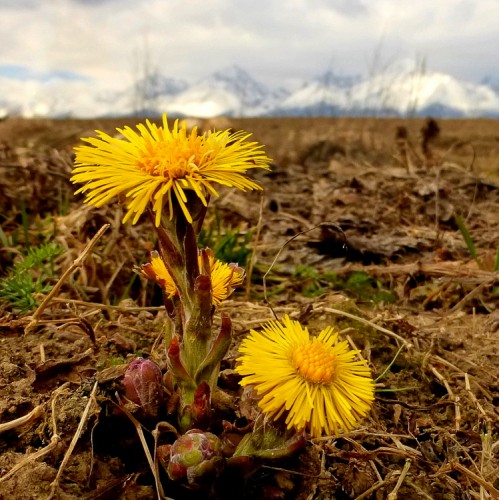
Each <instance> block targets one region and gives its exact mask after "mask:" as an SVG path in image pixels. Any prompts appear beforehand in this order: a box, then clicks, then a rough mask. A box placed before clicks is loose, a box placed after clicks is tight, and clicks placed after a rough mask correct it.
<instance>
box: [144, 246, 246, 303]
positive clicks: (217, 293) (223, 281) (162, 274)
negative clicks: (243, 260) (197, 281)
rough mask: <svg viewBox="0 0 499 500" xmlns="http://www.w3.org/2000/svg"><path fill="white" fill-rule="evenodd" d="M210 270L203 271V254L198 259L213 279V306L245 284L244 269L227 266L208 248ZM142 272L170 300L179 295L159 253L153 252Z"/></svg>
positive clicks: (200, 265) (234, 265) (201, 266)
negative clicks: (161, 289) (158, 286)
mask: <svg viewBox="0 0 499 500" xmlns="http://www.w3.org/2000/svg"><path fill="white" fill-rule="evenodd" d="M205 252H206V254H207V255H208V267H209V268H208V269H203V259H202V256H201V253H200V254H199V257H198V262H199V267H200V269H201V272H203V273H205V274H207V275H209V276H210V278H211V296H212V302H213V305H215V306H218V305H219V304H220V302H222V300H225V299H227V298H228V297H229V296H230V295H231V294H232V292H233V291H234V290H235V289H236V287H238V286H241V285H242V284H243V279H244V269H243V268H241V267H239V266H238V265H237V264H233V263H232V264H226V263H225V262H222V261H220V260H218V259H215V255H214V254H213V251H212V250H210V249H209V248H207V249H206V250H205ZM140 272H141V274H142V275H143V276H145V277H146V278H147V279H148V280H150V281H156V283H158V285H160V286H161V288H163V290H164V291H165V293H166V294H167V296H168V298H170V299H171V298H172V297H175V296H176V295H177V293H178V292H177V287H176V286H175V283H174V281H173V278H172V277H171V275H170V273H169V272H168V269H167V268H166V265H165V263H164V262H163V259H162V258H161V257H160V255H159V254H158V252H151V262H150V263H148V264H145V265H143V266H142V267H141V269H140Z"/></svg>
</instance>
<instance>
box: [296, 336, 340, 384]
mask: <svg viewBox="0 0 499 500" xmlns="http://www.w3.org/2000/svg"><path fill="white" fill-rule="evenodd" d="M291 358H292V360H293V364H294V367H295V368H296V370H297V371H298V373H299V374H300V375H301V376H302V377H304V378H306V379H307V380H309V381H310V382H313V383H315V384H330V383H331V382H332V381H333V378H334V375H335V359H336V356H335V355H334V354H333V353H332V352H331V348H330V347H329V346H327V345H325V344H323V343H322V342H311V343H310V344H305V345H301V346H298V347H296V348H295V349H294V351H293V353H292V355H291Z"/></svg>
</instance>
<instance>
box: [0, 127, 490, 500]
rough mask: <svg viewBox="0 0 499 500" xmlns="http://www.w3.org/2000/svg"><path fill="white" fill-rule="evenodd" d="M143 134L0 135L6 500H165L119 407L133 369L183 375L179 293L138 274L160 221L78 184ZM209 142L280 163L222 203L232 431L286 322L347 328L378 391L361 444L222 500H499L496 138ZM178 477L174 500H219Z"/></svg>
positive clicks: (307, 134)
mask: <svg viewBox="0 0 499 500" xmlns="http://www.w3.org/2000/svg"><path fill="white" fill-rule="evenodd" d="M137 121H138V120H135V119H128V120H124V121H118V120H64V121H58V120H20V119H19V120H18V119H14V118H13V119H7V120H5V121H3V122H0V245H1V247H0V301H1V302H0V395H1V398H0V432H1V433H2V439H1V441H0V499H2V498H3V499H6V500H8V499H45V498H61V499H68V500H69V499H89V500H90V499H94V500H97V499H99V500H102V499H114V498H123V499H149V498H150V499H154V498H158V495H157V492H156V488H155V482H154V477H153V475H152V474H151V472H150V468H149V464H148V461H147V458H146V454H145V452H144V449H143V446H142V444H141V442H140V440H139V438H138V437H137V430H136V427H134V425H133V424H132V423H131V420H130V418H128V417H127V416H126V415H125V414H124V413H123V411H121V409H120V408H119V403H120V401H121V399H120V396H119V394H122V386H121V381H122V378H123V373H124V370H125V367H126V366H127V364H128V363H129V362H130V361H131V360H133V359H134V358H136V357H139V356H142V357H147V358H151V359H154V360H155V361H156V362H157V363H158V364H159V365H160V366H161V368H162V369H163V371H166V349H165V345H164V342H163V334H162V325H163V323H164V320H165V315H166V312H165V310H164V307H163V306H162V298H161V292H159V293H158V289H157V288H158V287H155V286H154V285H153V284H151V283H147V282H146V280H145V279H143V278H142V277H141V276H139V275H138V274H137V273H136V272H135V271H134V266H140V265H142V264H144V263H145V262H147V260H148V257H149V253H150V251H151V250H153V249H154V248H155V245H156V235H155V233H154V231H153V230H152V226H151V225H150V223H149V221H148V220H146V219H145V218H144V220H143V221H141V222H139V223H138V224H136V225H134V226H132V225H130V224H124V225H122V224H121V223H120V220H121V218H122V217H123V209H122V207H120V205H119V204H118V203H117V202H115V203H113V204H111V205H106V206H104V207H102V208H99V209H96V208H93V207H89V206H87V205H85V204H84V203H83V197H82V196H74V194H73V193H74V186H73V185H72V184H71V183H70V181H69V177H70V175H71V170H72V163H73V158H74V155H73V147H74V146H75V145H77V144H79V139H80V137H88V136H91V135H93V134H94V130H95V129H99V130H104V131H107V132H109V133H112V132H113V131H114V130H115V128H116V127H117V126H122V125H126V124H134V123H137ZM193 123H194V122H193ZM199 125H200V127H201V128H203V129H208V128H213V127H215V128H221V129H225V128H229V127H232V128H234V129H236V130H238V129H244V130H247V131H250V132H252V133H253V134H254V138H255V139H256V140H258V141H260V142H262V143H263V144H265V145H266V152H267V154H268V155H269V156H270V157H271V158H272V159H273V166H272V170H271V171H269V172H267V171H263V170H261V171H258V172H255V173H254V175H253V178H254V179H255V180H256V181H258V182H259V183H260V184H261V185H262V186H263V187H264V190H263V195H260V193H259V192H256V191H255V192H249V193H243V192H234V191H233V190H230V191H229V190H222V191H221V196H220V198H219V199H217V200H212V202H211V203H210V208H209V211H208V216H207V221H206V223H205V228H204V231H203V233H202V243H203V245H210V246H211V247H212V248H214V249H215V250H216V251H218V252H219V254H223V255H224V257H225V258H226V259H227V260H228V261H238V263H239V264H240V265H245V267H246V270H247V283H246V285H245V286H244V287H243V288H242V289H240V290H238V291H237V292H236V293H235V294H234V295H232V296H231V298H230V300H227V301H225V302H223V303H222V305H221V307H220V308H219V309H218V310H217V313H216V317H215V323H216V324H217V325H218V324H219V323H220V313H221V312H225V313H227V314H228V315H229V316H230V317H231V318H232V321H233V325H234V340H233V345H232V347H231V349H230V350H229V354H228V355H227V356H226V359H225V360H224V362H223V364H222V371H221V373H220V379H219V380H220V381H219V385H220V387H221V388H222V389H223V394H224V397H225V398H226V399H225V400H224V401H222V402H220V401H219V402H218V404H219V405H220V406H221V407H222V406H223V411H221V413H222V414H223V416H224V420H226V421H227V422H229V423H230V425H234V426H237V425H242V424H241V421H242V419H245V421H247V422H248V421H250V420H251V418H250V417H251V415H248V414H245V413H244V412H243V413H241V410H240V408H241V407H240V406H239V401H240V398H241V389H240V388H239V386H238V379H237V376H236V375H235V372H234V366H235V358H236V357H237V346H238V345H239V344H240V342H241V340H242V339H243V338H244V337H245V336H246V335H247V334H248V332H249V331H250V330H251V329H258V328H259V327H260V326H261V325H262V324H264V323H265V322H266V321H267V320H269V319H272V318H273V317H274V314H275V315H277V317H282V315H284V314H289V315H290V316H291V317H292V318H294V319H299V320H300V321H301V322H302V323H303V324H305V325H307V326H308V327H309V329H310V330H311V331H312V332H319V331H320V330H321V329H323V328H324V327H325V326H326V325H332V326H334V327H335V328H336V329H337V330H338V331H340V336H341V337H342V338H343V339H347V340H348V341H349V343H350V345H351V346H352V347H353V348H356V349H359V350H360V351H361V356H362V357H363V358H364V359H366V360H367V361H368V363H369V366H370V367H371V369H372V372H373V377H374V378H375V379H376V383H377V392H376V401H375V404H374V406H373V409H372V411H371V413H370V415H369V417H368V418H367V419H365V420H364V421H362V422H361V425H360V426H359V427H358V428H357V429H356V430H354V431H351V432H348V433H344V434H340V435H339V436H331V437H323V438H321V439H315V440H308V441H307V443H306V446H305V447H304V448H303V449H302V450H300V452H299V453H297V454H295V455H293V456H291V457H288V458H283V459H281V460H277V461H274V462H269V463H265V464H264V465H263V467H261V468H259V469H258V470H257V471H256V472H255V473H254V474H253V475H251V476H250V477H248V478H247V480H246V481H245V482H243V481H232V480H231V475H230V473H226V474H225V475H222V477H221V479H220V480H219V483H220V484H218V485H217V488H216V493H215V492H214V491H212V492H211V493H210V495H209V497H210V498H211V497H212V498H240V499H245V498H247V499H257V498H269V499H281V498H282V499H285V498H289V499H302V500H305V499H329V498H330V499H333V498H335V499H359V500H360V499H385V498H389V499H392V500H394V499H396V498H404V499H407V500H408V499H425V498H426V499H442V500H444V499H445V500H450V499H474V498H477V499H493V498H499V474H498V470H499V427H498V421H499V373H498V370H497V367H498V366H499V343H498V335H499V307H498V306H499V195H498V194H499V123H498V122H497V121H493V120H463V121H459V120H438V121H434V120H402V119H367V118H365V119H363V118H359V119H346V118H345V119H334V118H327V119H326V118H323V119H319V118H314V119H305V118H300V119H298V118H297V119H290V118H286V119H277V118H275V119H270V118H269V119H237V120H236V119H234V120H229V119H219V120H212V121H209V122H208V121H205V122H203V121H201V122H199ZM107 225H109V226H107ZM101 229H102V232H101V233H99V231H100V230H101ZM94 237H97V239H96V240H94V242H93V243H94V245H93V247H92V248H88V247H87V245H88V243H89V241H90V240H91V239H92V238H94ZM30 259H31V260H30ZM23 263H24V264H23ZM54 287H55V288H54ZM51 290H52V292H51ZM54 290H55V293H53V292H54ZM49 294H51V295H49ZM44 299H46V300H45V301H44ZM219 410H220V408H219ZM162 411H163V412H164V415H163V416H164V418H166V419H167V416H165V415H166V411H167V410H166V409H164V410H162ZM23 417H24V418H23ZM153 429H154V425H152V426H151V425H145V430H144V432H145V433H146V434H147V441H148V443H149V447H150V449H152V447H153V444H152V438H151V437H150V431H151V430H153ZM160 477H161V480H162V481H163V486H164V490H165V495H166V497H170V498H206V497H207V494H206V493H203V494H198V496H196V494H195V493H191V492H187V491H185V490H182V489H180V488H178V487H177V486H175V485H173V484H171V483H170V482H168V481H167V480H166V479H165V476H164V474H163V473H161V474H160Z"/></svg>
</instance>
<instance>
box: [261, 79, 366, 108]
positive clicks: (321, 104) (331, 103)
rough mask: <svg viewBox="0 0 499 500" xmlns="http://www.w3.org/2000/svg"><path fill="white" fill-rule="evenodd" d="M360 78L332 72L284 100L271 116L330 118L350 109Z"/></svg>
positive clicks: (308, 83)
mask: <svg viewBox="0 0 499 500" xmlns="http://www.w3.org/2000/svg"><path fill="white" fill-rule="evenodd" d="M359 81H360V77H350V76H342V75H337V74H335V73H334V72H332V71H327V72H326V73H324V74H322V75H320V76H318V77H317V78H315V79H314V80H312V81H310V82H305V83H304V84H303V86H302V87H301V88H300V89H299V90H297V91H296V92H294V93H292V94H291V95H289V96H288V97H286V98H285V99H283V100H282V101H281V102H280V103H279V104H278V106H277V107H276V108H274V109H273V110H271V111H270V114H279V115H291V116H292V115H297V116H324V115H325V116H328V115H336V114H341V112H342V110H345V109H348V108H349V107H350V102H351V92H352V89H353V87H354V86H355V84H356V83H358V82H359Z"/></svg>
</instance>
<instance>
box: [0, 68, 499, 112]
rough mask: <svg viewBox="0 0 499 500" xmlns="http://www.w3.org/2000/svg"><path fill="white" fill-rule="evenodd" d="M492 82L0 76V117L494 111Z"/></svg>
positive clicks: (497, 97) (412, 77)
mask: <svg viewBox="0 0 499 500" xmlns="http://www.w3.org/2000/svg"><path fill="white" fill-rule="evenodd" d="M494 82H495V80H493V79H489V80H484V81H483V83H481V84H474V83H469V82H463V81H460V80H457V79H456V78H453V77H452V76H450V75H447V74H444V73H440V72H430V71H426V70H425V69H424V67H421V66H418V65H417V64H416V63H415V62H414V61H407V60H403V61H399V62H397V63H395V64H393V65H391V66H389V67H387V68H385V69H383V70H382V71H378V72H377V73H374V74H372V75H370V76H368V77H366V78H363V79H362V78H360V77H358V76H355V77H351V76H344V75H337V74H335V73H334V72H331V71H328V72H325V73H324V74H322V75H320V76H319V77H317V78H315V79H313V80H310V81H308V82H305V83H304V84H303V86H302V87H301V88H299V89H298V90H296V91H294V92H289V91H287V90H285V89H273V88H269V87H267V86H265V85H264V84H262V83H260V82H259V81H257V80H256V79H254V78H253V77H252V76H251V75H249V74H248V73H247V72H246V71H244V70H243V69H241V68H239V67H238V66H231V67H229V68H226V69H224V70H221V71H217V72H216V73H213V74H212V75H209V76H207V77H206V78H204V79H201V80H199V81H197V82H195V83H193V84H189V83H187V82H186V81H184V80H179V79H172V78H167V77H165V76H164V75H162V74H160V73H158V72H153V73H151V74H149V75H147V76H146V77H142V78H140V79H137V80H136V81H135V82H134V83H130V84H129V85H126V84H123V85H122V86H121V87H119V88H117V87H110V86H105V85H102V84H99V82H95V81H92V80H89V79H83V78H81V79H74V78H72V79H67V78H64V76H61V75H56V76H54V77H53V78H49V79H43V80H36V79H26V78H25V79H22V80H21V79H14V78H5V77H3V78H2V77H0V117H1V116H3V115H5V114H10V115H20V116H26V117H35V116H38V117H60V118H62V117H81V118H89V117H106V116H130V115H146V114H147V115H151V116H153V115H161V114H162V113H164V112H167V113H168V114H169V115H170V116H189V117H198V118H211V117H216V116H230V117H237V116H340V115H341V116H404V117H405V116H427V115H432V116H435V117H497V118H499V91H498V89H496V88H494V85H493V84H494Z"/></svg>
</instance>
